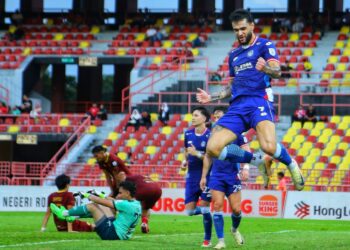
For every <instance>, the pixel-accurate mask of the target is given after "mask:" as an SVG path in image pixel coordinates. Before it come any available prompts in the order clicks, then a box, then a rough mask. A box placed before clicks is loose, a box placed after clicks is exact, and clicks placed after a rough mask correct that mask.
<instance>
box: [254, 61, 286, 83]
mask: <svg viewBox="0 0 350 250" xmlns="http://www.w3.org/2000/svg"><path fill="white" fill-rule="evenodd" d="M255 68H256V69H257V70H259V71H263V72H264V73H266V74H267V75H269V76H270V77H272V78H280V77H281V67H280V64H279V63H278V62H277V61H269V62H268V63H266V61H265V60H264V59H263V58H262V57H260V58H259V59H258V62H257V64H256V66H255Z"/></svg>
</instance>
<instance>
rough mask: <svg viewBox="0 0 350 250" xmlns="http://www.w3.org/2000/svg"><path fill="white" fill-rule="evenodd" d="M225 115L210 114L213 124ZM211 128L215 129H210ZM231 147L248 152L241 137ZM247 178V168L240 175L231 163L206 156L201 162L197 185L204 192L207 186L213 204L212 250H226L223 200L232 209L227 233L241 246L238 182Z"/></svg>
mask: <svg viewBox="0 0 350 250" xmlns="http://www.w3.org/2000/svg"><path fill="white" fill-rule="evenodd" d="M224 113H225V109H224V108H216V109H215V110H214V119H215V122H217V120H219V118H220V117H221V116H223V115H224ZM214 126H215V125H214ZM233 143H236V145H238V146H240V147H241V148H244V150H247V151H250V148H249V146H248V144H247V140H246V139H245V137H243V136H242V135H240V136H238V138H237V140H235V141H234V142H233ZM210 166H211V169H210ZM209 170H210V179H209V183H207V175H208V173H209ZM248 177H249V165H248V164H245V165H244V167H243V170H242V171H240V164H239V163H231V162H229V161H222V160H218V159H215V158H214V159H211V158H210V157H209V156H208V155H207V154H206V155H205V156H204V160H203V171H202V177H201V181H200V187H201V189H202V190H205V188H206V186H207V184H208V186H209V189H210V192H211V195H212V202H213V209H214V213H213V221H214V227H215V231H216V235H217V237H218V239H219V242H218V243H217V244H216V246H215V247H214V249H223V248H225V247H226V244H225V240H224V217H223V207H224V199H225V196H226V197H227V199H228V201H229V204H230V207H231V209H232V214H231V219H232V227H231V233H232V235H233V237H234V239H235V241H236V242H237V244H238V245H243V244H244V239H243V237H242V235H241V234H240V232H239V231H238V226H239V224H240V222H241V189H242V186H241V180H247V179H248Z"/></svg>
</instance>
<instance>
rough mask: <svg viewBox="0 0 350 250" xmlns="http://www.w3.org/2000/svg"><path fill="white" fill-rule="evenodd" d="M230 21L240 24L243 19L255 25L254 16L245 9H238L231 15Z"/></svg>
mask: <svg viewBox="0 0 350 250" xmlns="http://www.w3.org/2000/svg"><path fill="white" fill-rule="evenodd" d="M229 18H230V21H231V22H239V21H242V20H243V19H247V22H248V23H254V18H253V16H252V14H251V13H250V12H249V11H248V10H244V9H237V10H235V11H234V12H232V13H231V14H230V17H229Z"/></svg>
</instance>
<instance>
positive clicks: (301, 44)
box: [297, 41, 306, 48]
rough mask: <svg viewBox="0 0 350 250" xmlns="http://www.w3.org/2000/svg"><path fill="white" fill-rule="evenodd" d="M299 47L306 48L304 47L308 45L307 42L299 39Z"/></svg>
mask: <svg viewBox="0 0 350 250" xmlns="http://www.w3.org/2000/svg"><path fill="white" fill-rule="evenodd" d="M297 47H299V48H304V47H306V43H305V42H304V41H298V42H297Z"/></svg>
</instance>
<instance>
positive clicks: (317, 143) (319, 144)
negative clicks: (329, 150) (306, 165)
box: [315, 142, 324, 149]
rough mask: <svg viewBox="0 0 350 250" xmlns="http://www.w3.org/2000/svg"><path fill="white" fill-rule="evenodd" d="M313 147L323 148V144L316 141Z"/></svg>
mask: <svg viewBox="0 0 350 250" xmlns="http://www.w3.org/2000/svg"><path fill="white" fill-rule="evenodd" d="M315 148H319V149H324V144H323V143H322V142H316V143H315Z"/></svg>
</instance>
